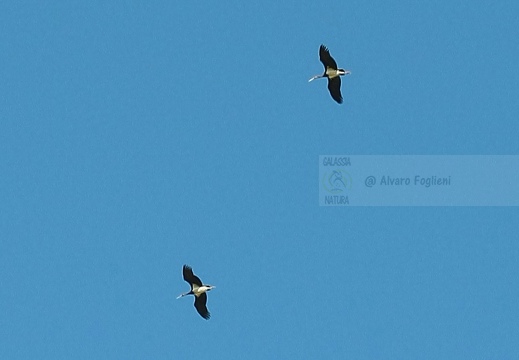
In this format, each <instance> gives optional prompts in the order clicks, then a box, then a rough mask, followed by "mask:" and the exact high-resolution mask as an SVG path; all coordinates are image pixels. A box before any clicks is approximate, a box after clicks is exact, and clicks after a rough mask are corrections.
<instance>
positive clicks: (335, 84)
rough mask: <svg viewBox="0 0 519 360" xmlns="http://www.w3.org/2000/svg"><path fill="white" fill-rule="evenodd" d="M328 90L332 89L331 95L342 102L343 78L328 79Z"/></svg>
mask: <svg viewBox="0 0 519 360" xmlns="http://www.w3.org/2000/svg"><path fill="white" fill-rule="evenodd" d="M328 90H330V95H331V96H332V98H333V100H335V101H337V102H338V103H339V104H342V95H341V78H340V77H338V76H337V77H334V78H333V79H328Z"/></svg>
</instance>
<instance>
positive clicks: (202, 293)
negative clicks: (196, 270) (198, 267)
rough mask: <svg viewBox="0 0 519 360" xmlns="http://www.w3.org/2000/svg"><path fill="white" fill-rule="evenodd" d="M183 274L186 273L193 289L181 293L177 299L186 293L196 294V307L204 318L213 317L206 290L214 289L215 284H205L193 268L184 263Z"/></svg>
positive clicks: (185, 275) (185, 276) (186, 278)
mask: <svg viewBox="0 0 519 360" xmlns="http://www.w3.org/2000/svg"><path fill="white" fill-rule="evenodd" d="M182 274H183V275H184V280H185V281H187V282H188V283H189V285H191V291H189V292H187V293H184V294H180V295H179V296H178V297H177V299H180V298H181V297H184V296H186V295H194V296H195V308H196V311H198V313H199V314H200V316H202V317H203V318H204V319H206V320H209V318H210V317H211V313H210V312H209V310H207V306H206V304H207V294H206V292H207V291H209V290H212V289H214V288H215V287H216V286H213V285H204V284H202V281H201V280H200V278H199V277H198V276H196V275H195V274H193V269H192V268H191V267H190V266H188V265H184V266H183V267H182Z"/></svg>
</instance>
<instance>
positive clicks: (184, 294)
mask: <svg viewBox="0 0 519 360" xmlns="http://www.w3.org/2000/svg"><path fill="white" fill-rule="evenodd" d="M190 294H192V292H191V291H190V292H187V293H183V294H180V295H179V296H177V299H180V298H181V297H184V296H187V295H190Z"/></svg>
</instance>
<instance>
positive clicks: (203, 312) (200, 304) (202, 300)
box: [195, 293, 211, 320]
mask: <svg viewBox="0 0 519 360" xmlns="http://www.w3.org/2000/svg"><path fill="white" fill-rule="evenodd" d="M205 304H207V294H206V293H201V294H200V296H198V297H196V296H195V309H196V311H198V313H199V314H200V316H201V317H203V318H204V319H206V320H209V318H210V317H211V313H210V312H209V310H207V307H206V306H205Z"/></svg>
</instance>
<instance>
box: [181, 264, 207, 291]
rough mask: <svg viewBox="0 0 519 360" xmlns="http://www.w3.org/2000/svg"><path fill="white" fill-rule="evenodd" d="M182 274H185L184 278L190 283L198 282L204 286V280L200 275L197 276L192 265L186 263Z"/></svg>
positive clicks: (197, 283)
mask: <svg viewBox="0 0 519 360" xmlns="http://www.w3.org/2000/svg"><path fill="white" fill-rule="evenodd" d="M182 274H183V275H184V280H186V281H187V282H188V283H189V285H191V284H196V285H198V286H202V281H201V280H200V278H199V277H198V276H195V274H193V269H191V266H189V265H184V267H183V268H182ZM192 287H193V286H191V288H192Z"/></svg>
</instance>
